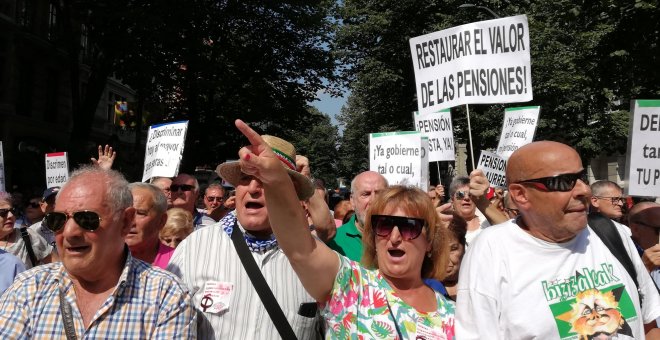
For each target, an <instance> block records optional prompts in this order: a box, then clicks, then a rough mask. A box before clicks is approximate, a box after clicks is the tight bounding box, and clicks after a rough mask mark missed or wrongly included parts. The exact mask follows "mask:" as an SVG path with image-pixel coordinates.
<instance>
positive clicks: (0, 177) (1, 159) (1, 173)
mask: <svg viewBox="0 0 660 340" xmlns="http://www.w3.org/2000/svg"><path fill="white" fill-rule="evenodd" d="M0 190H2V191H6V190H5V153H4V151H3V149H2V142H0Z"/></svg>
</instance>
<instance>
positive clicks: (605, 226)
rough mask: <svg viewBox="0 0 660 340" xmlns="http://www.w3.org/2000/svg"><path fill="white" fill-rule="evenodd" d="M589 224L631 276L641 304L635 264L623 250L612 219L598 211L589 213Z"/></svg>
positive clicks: (641, 297)
mask: <svg viewBox="0 0 660 340" xmlns="http://www.w3.org/2000/svg"><path fill="white" fill-rule="evenodd" d="M589 226H590V227H591V230H593V231H594V233H595V234H596V235H598V237H600V239H601V240H602V241H603V243H604V244H605V245H606V246H607V248H608V249H609V250H610V252H611V253H612V255H614V257H616V259H617V260H618V261H619V263H621V265H622V266H623V267H624V268H625V269H626V271H627V272H628V274H629V275H630V277H631V278H632V280H633V282H634V283H635V287H636V288H637V291H638V292H639V302H640V306H641V303H642V299H643V296H642V292H641V291H640V289H639V283H638V282H637V271H636V270H635V265H634V264H633V262H632V260H631V259H630V256H628V254H627V253H626V251H625V249H626V248H625V247H624V245H623V240H622V239H621V235H620V234H619V232H618V231H617V229H616V226H614V223H613V222H612V220H610V219H609V218H607V217H605V216H603V215H601V214H599V213H590V214H589Z"/></svg>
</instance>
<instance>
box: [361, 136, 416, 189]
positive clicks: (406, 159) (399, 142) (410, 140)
mask: <svg viewBox="0 0 660 340" xmlns="http://www.w3.org/2000/svg"><path fill="white" fill-rule="evenodd" d="M421 148H422V138H421V134H420V133H419V132H418V131H397V132H381V133H371V134H369V169H370V170H371V171H376V172H378V173H379V174H381V175H383V176H384V177H385V178H386V179H387V181H388V182H389V183H390V184H402V185H413V186H416V187H418V188H422V187H423V185H422V181H423V179H422V150H421ZM425 166H426V167H428V162H427V164H426V165H425Z"/></svg>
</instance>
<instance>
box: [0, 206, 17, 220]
mask: <svg viewBox="0 0 660 340" xmlns="http://www.w3.org/2000/svg"><path fill="white" fill-rule="evenodd" d="M9 213H11V214H12V215H14V216H16V208H9V209H7V208H5V209H0V217H2V218H7V215H8V214H9Z"/></svg>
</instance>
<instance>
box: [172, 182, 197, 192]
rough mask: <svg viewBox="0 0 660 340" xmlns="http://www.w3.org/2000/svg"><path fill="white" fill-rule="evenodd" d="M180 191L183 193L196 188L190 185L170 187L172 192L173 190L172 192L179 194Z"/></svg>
mask: <svg viewBox="0 0 660 340" xmlns="http://www.w3.org/2000/svg"><path fill="white" fill-rule="evenodd" d="M179 189H181V191H191V190H193V189H195V186H194V185H189V184H172V185H170V190H172V192H177V191H179Z"/></svg>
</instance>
